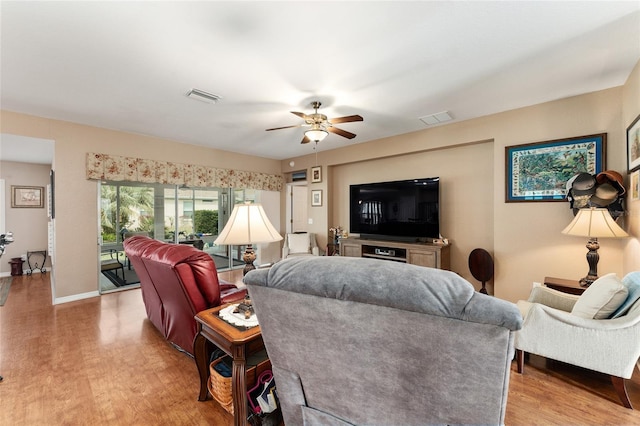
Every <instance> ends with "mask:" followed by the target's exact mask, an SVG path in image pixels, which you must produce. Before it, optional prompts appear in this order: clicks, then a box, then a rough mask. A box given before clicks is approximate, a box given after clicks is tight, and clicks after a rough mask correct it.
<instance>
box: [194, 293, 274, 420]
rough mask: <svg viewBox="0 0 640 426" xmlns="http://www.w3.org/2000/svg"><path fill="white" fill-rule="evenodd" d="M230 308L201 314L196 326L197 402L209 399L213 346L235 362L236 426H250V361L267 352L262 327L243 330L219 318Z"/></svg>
mask: <svg viewBox="0 0 640 426" xmlns="http://www.w3.org/2000/svg"><path fill="white" fill-rule="evenodd" d="M227 306H228V305H223V306H218V307H216V308H212V309H207V310H206V311H202V312H200V313H198V314H197V315H196V316H195V318H196V323H197V326H198V334H196V338H195V340H194V342H193V354H194V357H195V360H196V365H197V366H198V372H199V373H200V394H199V395H198V401H206V400H207V397H208V393H209V391H208V389H207V380H208V379H209V356H210V355H209V353H210V351H209V348H208V346H210V345H208V344H207V342H211V343H213V344H214V345H216V346H217V347H218V348H220V349H221V350H222V351H224V352H225V353H226V354H227V355H229V356H231V358H232V359H233V366H232V382H231V393H232V396H233V424H234V426H244V425H246V424H247V416H248V412H247V411H248V410H247V383H246V374H245V373H246V366H247V357H248V356H249V355H251V354H254V353H256V352H259V351H261V350H262V349H264V342H263V341H262V333H261V331H260V326H256V327H252V328H249V329H248V330H241V329H240V328H237V327H234V326H233V325H231V324H229V323H227V322H226V321H224V320H223V319H222V318H220V317H219V316H218V312H219V311H220V310H222V309H224V308H225V307H227Z"/></svg>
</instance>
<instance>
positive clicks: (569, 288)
mask: <svg viewBox="0 0 640 426" xmlns="http://www.w3.org/2000/svg"><path fill="white" fill-rule="evenodd" d="M544 285H546V286H547V287H549V288H552V289H554V290H558V291H561V292H563V293H569V294H576V295H578V296H579V295H581V294H582V293H584V291H585V290H586V289H587V288H588V287H582V286H581V285H580V282H579V281H578V280H567V279H564V278H554V277H544Z"/></svg>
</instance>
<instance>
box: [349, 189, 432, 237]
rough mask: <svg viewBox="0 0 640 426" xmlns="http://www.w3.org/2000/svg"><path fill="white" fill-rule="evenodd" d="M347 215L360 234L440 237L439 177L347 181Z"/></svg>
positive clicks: (352, 229) (351, 229) (365, 235)
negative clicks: (363, 181) (373, 181)
mask: <svg viewBox="0 0 640 426" xmlns="http://www.w3.org/2000/svg"><path fill="white" fill-rule="evenodd" d="M349 217H350V218H349V232H350V233H352V234H360V238H364V239H383V240H398V241H405V242H408V241H417V242H431V241H432V240H433V239H435V238H439V237H440V178H438V177H432V178H423V179H410V180H401V181H394V182H377V183H365V184H358V185H351V186H350V209H349Z"/></svg>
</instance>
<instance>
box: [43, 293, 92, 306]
mask: <svg viewBox="0 0 640 426" xmlns="http://www.w3.org/2000/svg"><path fill="white" fill-rule="evenodd" d="M92 297H100V292H99V291H97V290H96V291H90V292H87V293H80V294H73V295H71V296H65V297H56V298H55V299H54V301H53V304H54V305H60V304H62V303H69V302H75V301H77V300H84V299H90V298H92Z"/></svg>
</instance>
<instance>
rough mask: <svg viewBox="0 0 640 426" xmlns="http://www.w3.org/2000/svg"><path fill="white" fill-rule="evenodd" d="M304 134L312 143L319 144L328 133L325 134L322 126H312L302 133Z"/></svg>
mask: <svg viewBox="0 0 640 426" xmlns="http://www.w3.org/2000/svg"><path fill="white" fill-rule="evenodd" d="M304 134H305V136H306V137H307V138H309V139H311V140H312V141H315V142H320V141H321V140H323V139H324V138H326V137H327V135H328V134H329V132H327V131H326V130H325V129H324V128H322V126H319V125H315V124H314V125H313V126H312V127H311V129H309V130H307V131H306V132H304Z"/></svg>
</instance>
